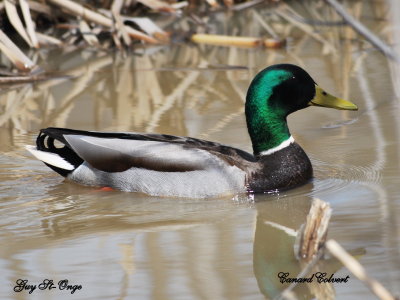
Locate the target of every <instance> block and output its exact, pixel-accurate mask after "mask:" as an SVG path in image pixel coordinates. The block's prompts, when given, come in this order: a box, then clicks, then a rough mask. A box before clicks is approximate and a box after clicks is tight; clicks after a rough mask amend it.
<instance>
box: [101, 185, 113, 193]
mask: <svg viewBox="0 0 400 300" xmlns="http://www.w3.org/2000/svg"><path fill="white" fill-rule="evenodd" d="M99 190H100V191H102V192H111V191H115V190H114V189H113V188H112V187H109V186H103V187H102V188H100V189H99Z"/></svg>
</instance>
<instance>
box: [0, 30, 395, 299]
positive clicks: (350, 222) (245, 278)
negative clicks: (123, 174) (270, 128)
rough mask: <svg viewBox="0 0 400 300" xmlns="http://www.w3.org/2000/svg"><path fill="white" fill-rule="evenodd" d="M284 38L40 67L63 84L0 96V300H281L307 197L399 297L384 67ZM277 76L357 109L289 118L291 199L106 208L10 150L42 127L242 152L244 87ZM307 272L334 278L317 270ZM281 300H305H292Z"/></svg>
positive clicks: (104, 198)
mask: <svg viewBox="0 0 400 300" xmlns="http://www.w3.org/2000/svg"><path fill="white" fill-rule="evenodd" d="M252 24H253V23H252ZM378 25H379V24H378ZM257 30H261V29H260V27H254V26H253V27H252V31H251V30H249V31H250V33H251V32H252V33H254V34H256V33H257ZM338 30H339V29H338ZM340 30H342V29H340ZM293 36H294V37H295V39H294V40H293V42H292V44H290V45H289V47H288V48H287V49H280V50H265V49H237V48H229V47H227V48H224V47H212V46H190V45H175V46H166V47H162V48H159V49H148V50H146V51H142V52H140V53H136V54H130V55H127V56H122V55H119V54H95V53H94V52H91V51H81V50H80V51H76V52H72V53H70V54H69V55H68V56H65V53H62V51H59V52H57V51H54V53H52V54H51V60H50V62H49V66H48V67H49V68H50V69H53V70H58V71H61V72H66V73H68V74H71V75H74V77H73V78H60V79H57V80H50V81H45V82H39V83H35V84H29V85H21V86H18V87H11V88H8V89H7V90H3V91H2V92H1V95H0V106H1V111H2V114H1V116H0V126H1V127H0V137H1V141H2V143H1V145H0V150H1V154H0V166H1V171H0V197H1V201H0V215H1V219H0V229H1V230H0V244H1V246H0V269H1V272H0V283H1V285H0V298H1V299H71V298H72V296H71V294H70V292H68V291H65V290H59V289H53V290H50V291H49V290H46V291H40V290H35V291H34V292H33V293H32V294H28V292H27V291H22V292H20V293H16V292H14V291H13V287H14V286H15V282H16V280H18V279H28V280H29V283H31V284H39V283H41V282H43V280H44V279H52V280H54V282H55V283H57V282H58V281H60V280H63V279H67V280H68V281H69V284H71V285H81V286H82V289H81V290H77V291H76V292H75V293H74V297H76V298H77V299H263V298H264V297H271V298H273V297H275V296H276V295H278V294H279V292H280V291H281V290H282V289H283V288H284V285H282V284H281V283H279V281H278V278H277V273H278V272H290V274H291V275H293V277H294V276H296V275H297V273H298V272H299V271H300V269H301V266H300V265H299V263H298V262H297V261H296V260H295V258H294V255H293V243H294V236H293V235H295V234H296V230H298V228H299V227H300V225H301V224H302V223H304V221H305V216H306V215H307V213H308V210H309V207H310V203H311V201H312V199H313V198H315V197H318V198H320V199H322V200H324V201H326V202H328V203H330V205H331V206H332V208H333V216H332V220H331V224H330V229H329V237H331V238H334V239H336V240H337V241H338V242H339V243H340V244H342V245H343V247H344V248H346V249H347V250H348V251H350V252H352V253H354V254H355V255H356V256H357V257H358V259H359V260H360V262H361V263H362V264H363V265H364V266H365V268H366V269H367V271H368V272H369V273H370V275H371V276H373V277H375V278H377V279H378V280H380V281H381V282H382V283H383V284H384V285H385V286H386V287H387V288H388V289H389V290H391V291H392V292H393V293H394V294H397V295H399V294H400V289H399V286H398V282H400V272H399V270H400V260H399V257H400V250H399V249H400V234H399V230H400V220H399V217H398V215H399V211H400V200H399V196H398V192H399V175H398V174H399V170H400V166H399V162H400V156H399V153H400V149H399V146H398V145H399V141H400V121H399V118H398V116H399V115H400V107H399V98H397V97H396V96H395V92H394V88H393V83H392V82H393V80H394V79H393V77H392V73H391V69H390V68H391V66H390V64H389V63H388V60H387V59H386V58H385V57H384V56H382V55H381V54H380V53H378V52H376V51H367V52H365V51H363V50H362V49H359V48H357V47H358V45H359V44H358V43H353V42H349V41H346V40H345V41H344V42H343V41H342V44H341V46H338V47H336V46H335V47H336V48H335V51H336V52H335V53H333V52H329V51H328V53H326V51H325V50H326V49H325V48H324V47H326V45H324V44H321V42H319V41H317V40H315V39H313V38H311V37H310V36H305V35H304V34H302V33H301V32H297V33H296V31H294V32H293ZM348 43H350V44H348ZM324 51H325V52H324ZM324 53H326V54H324ZM282 62H288V63H295V64H300V65H302V66H303V67H304V68H305V69H306V70H308V71H309V73H310V74H311V75H312V76H313V77H314V79H315V80H316V81H317V82H318V83H319V84H320V85H321V86H322V87H324V88H325V89H326V90H327V91H329V92H331V93H332V94H335V95H337V96H340V97H344V98H346V99H349V100H351V101H353V102H355V103H356V104H357V105H358V106H359V111H357V112H342V111H335V110H330V109H323V108H316V107H312V108H309V109H307V110H303V111H300V112H297V113H295V114H294V115H292V116H290V117H289V125H290V128H291V132H292V134H293V136H294V138H295V139H296V141H297V142H298V143H300V144H301V145H302V147H303V148H304V149H305V151H306V152H307V153H308V155H309V156H310V158H311V160H312V163H313V165H314V170H315V179H314V180H313V181H312V182H310V183H309V184H307V185H305V186H303V187H300V188H297V189H294V190H291V191H286V192H281V193H278V194H273V195H256V196H255V197H254V198H253V197H248V196H247V195H237V196H232V197H226V198H219V199H206V200H197V199H176V198H157V197H148V196H146V195H141V194H135V193H123V192H118V191H111V192H109V191H102V190H99V189H96V188H89V187H82V186H78V185H76V184H74V183H70V182H67V181H64V180H63V178H61V177H59V176H58V175H57V174H55V173H53V172H52V171H51V170H50V169H48V168H47V167H46V166H45V165H44V164H42V163H41V162H38V161H36V160H35V159H34V158H32V157H31V156H30V155H29V154H28V153H27V152H26V150H25V149H24V145H26V144H33V143H34V140H35V137H36V135H37V132H38V130H39V129H40V128H43V127H47V126H58V127H71V128H76V129H85V130H101V131H138V132H159V133H168V134H174V135H183V136H193V137H197V138H204V139H209V140H213V141H218V142H222V143H225V144H229V145H233V146H235V147H239V148H242V149H244V150H247V151H251V145H250V140H249V138H248V136H247V131H246V125H245V119H244V116H243V111H244V110H243V105H244V98H245V93H246V89H247V86H248V84H249V82H250V81H251V79H252V78H253V76H254V75H255V74H256V73H257V72H258V71H259V70H261V69H262V68H264V67H266V66H267V65H270V64H273V63H282ZM229 66H241V67H243V68H230V67H229ZM320 268H322V269H323V270H324V271H326V272H328V273H335V276H337V277H345V276H347V275H349V274H350V273H349V271H348V270H347V269H345V268H343V267H342V266H341V265H340V264H339V263H338V262H336V261H334V260H332V259H331V260H329V259H328V260H327V261H325V262H324V264H323V265H322V266H320ZM333 290H334V292H335V294H336V297H337V298H338V299H355V298H361V297H363V298H364V299H374V297H373V296H372V295H371V293H370V292H369V290H368V289H367V288H366V287H365V286H364V285H363V284H362V283H360V282H359V281H358V280H357V279H356V278H354V276H352V275H351V278H350V280H349V282H348V283H342V284H334V285H333ZM297 293H298V296H299V298H304V299H308V298H310V297H311V294H312V292H311V291H310V289H309V288H307V287H306V286H300V287H299V288H298V289H297Z"/></svg>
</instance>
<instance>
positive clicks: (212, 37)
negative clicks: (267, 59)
mask: <svg viewBox="0 0 400 300" xmlns="http://www.w3.org/2000/svg"><path fill="white" fill-rule="evenodd" d="M191 40H192V42H194V43H198V44H209V45H217V46H236V47H244V48H256V47H260V46H262V45H263V46H265V47H267V48H280V47H282V46H283V45H284V44H285V43H284V41H280V40H275V39H265V40H263V39H261V38H254V37H243V36H227V35H217V34H203V33H197V34H193V35H192V37H191Z"/></svg>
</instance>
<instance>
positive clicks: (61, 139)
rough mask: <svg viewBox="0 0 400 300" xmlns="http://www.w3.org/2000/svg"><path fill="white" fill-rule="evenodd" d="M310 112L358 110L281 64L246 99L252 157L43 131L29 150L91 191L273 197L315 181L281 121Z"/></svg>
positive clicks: (136, 138)
mask: <svg viewBox="0 0 400 300" xmlns="http://www.w3.org/2000/svg"><path fill="white" fill-rule="evenodd" d="M311 105H316V106H324V107H331V108H336V109H346V110H357V106H356V105H355V104H353V103H351V102H349V101H346V100H343V99H339V98H336V97H334V96H332V95H330V94H328V93H326V92H325V91H324V90H323V89H322V88H320V87H319V86H318V85H317V84H316V83H315V82H314V80H313V79H312V78H311V77H310V75H309V74H308V73H307V72H306V71H304V70H303V69H302V68H300V67H298V66H295V65H291V64H278V65H272V66H270V67H268V68H266V69H264V70H262V71H261V72H259V73H258V74H257V75H256V76H255V78H254V79H253V80H252V82H251V84H250V87H249V89H248V92H247V96H246V104H245V114H246V121H247V128H248V132H249V135H250V138H251V142H252V146H253V154H250V153H248V152H245V151H243V150H240V149H236V148H233V147H230V146H226V145H222V144H219V143H215V142H210V141H206V140H200V139H196V138H191V137H179V136H172V135H165V134H144V133H110V132H95V131H81V130H73V129H65V128H51V127H50V128H46V129H42V130H41V131H40V134H39V136H38V137H37V140H36V147H34V146H27V147H28V150H29V151H30V152H31V153H32V154H33V155H34V156H35V157H36V158H38V159H39V160H41V161H43V162H44V163H45V164H46V165H47V166H49V167H50V168H51V169H53V170H54V171H56V172H57V173H59V174H60V175H62V176H64V177H66V178H68V179H70V180H72V181H74V182H77V183H80V184H84V185H89V186H100V187H111V188H114V189H118V190H122V191H130V192H141V193H145V194H149V195H153V196H173V197H191V198H206V197H218V196H223V195H232V194H237V193H242V192H254V193H263V192H270V191H276V190H282V189H289V188H293V187H296V186H299V185H301V184H304V183H306V182H307V181H309V180H310V179H311V178H312V174H313V171H312V166H311V162H310V160H309V158H308V157H307V155H306V153H305V152H304V150H303V149H302V148H301V147H300V146H299V145H298V144H297V143H296V142H295V141H294V139H293V137H292V135H291V134H290V132H289V128H288V125H287V121H286V117H287V116H288V115H289V114H291V113H293V112H295V111H297V110H300V109H303V108H306V107H308V106H311ZM55 140H57V141H58V144H59V143H62V144H63V146H62V147H58V146H57V145H55V143H54V142H55Z"/></svg>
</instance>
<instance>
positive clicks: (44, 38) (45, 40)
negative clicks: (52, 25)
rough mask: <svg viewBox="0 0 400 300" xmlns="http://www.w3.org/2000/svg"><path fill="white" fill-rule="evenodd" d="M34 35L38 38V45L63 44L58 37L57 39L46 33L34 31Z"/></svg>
mask: <svg viewBox="0 0 400 300" xmlns="http://www.w3.org/2000/svg"><path fill="white" fill-rule="evenodd" d="M36 36H37V38H38V40H39V44H40V45H45V46H51V45H55V46H59V47H61V46H62V45H63V42H62V41H60V40H59V39H57V38H55V37H52V36H49V35H47V34H43V33H40V32H36Z"/></svg>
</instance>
